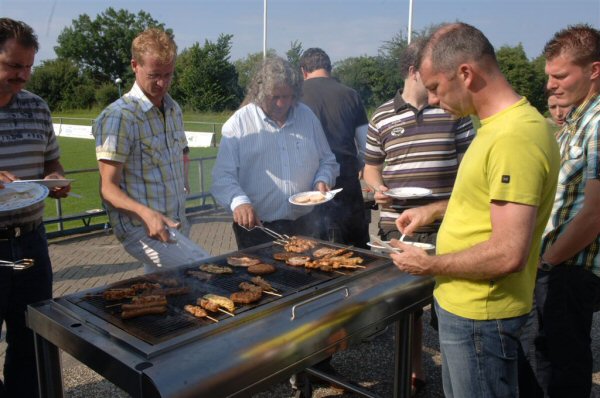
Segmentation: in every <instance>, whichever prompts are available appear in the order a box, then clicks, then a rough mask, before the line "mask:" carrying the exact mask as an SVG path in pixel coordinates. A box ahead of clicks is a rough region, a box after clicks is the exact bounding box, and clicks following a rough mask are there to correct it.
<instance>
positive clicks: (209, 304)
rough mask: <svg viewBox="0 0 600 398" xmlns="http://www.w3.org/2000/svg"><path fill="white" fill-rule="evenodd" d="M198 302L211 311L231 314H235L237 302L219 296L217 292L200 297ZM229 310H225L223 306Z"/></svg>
mask: <svg viewBox="0 0 600 398" xmlns="http://www.w3.org/2000/svg"><path fill="white" fill-rule="evenodd" d="M198 304H199V305H200V306H201V307H202V308H205V309H207V310H209V311H212V312H217V311H221V312H223V313H225V314H227V315H229V316H235V314H233V311H235V304H234V303H233V301H231V300H230V299H229V298H227V297H223V296H217V295H216V294H205V295H204V297H202V298H200V299H198ZM221 307H224V308H226V309H227V310H224V309H223V308H221Z"/></svg>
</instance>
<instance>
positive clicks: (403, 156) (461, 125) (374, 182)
mask: <svg viewBox="0 0 600 398" xmlns="http://www.w3.org/2000/svg"><path fill="white" fill-rule="evenodd" d="M422 43H423V42H422V41H420V40H417V41H414V42H412V43H411V44H410V45H409V46H408V47H407V48H406V50H405V51H404V53H403V54H402V58H401V60H400V74H401V75H402V77H403V79H404V89H403V90H398V93H397V94H396V96H395V97H394V98H393V99H391V100H389V101H388V102H386V103H384V104H383V105H381V106H380V107H379V108H377V110H376V111H375V113H374V114H373V116H372V118H371V123H370V124H369V132H368V136H367V148H366V155H365V163H366V165H365V169H364V179H365V182H366V183H367V184H369V185H370V186H371V187H374V188H375V189H376V192H375V195H374V197H375V201H376V202H377V203H378V204H379V205H380V206H381V212H380V219H379V236H380V237H381V238H382V239H384V240H390V239H398V238H400V233H399V231H398V228H397V227H396V224H395V221H396V219H397V218H398V215H399V214H400V213H401V212H402V209H403V208H408V207H414V206H421V205H425V204H428V203H432V202H435V201H438V200H440V199H448V198H449V197H450V192H451V191H452V186H453V185H454V180H455V178H456V171H457V170H458V164H459V162H460V159H461V158H462V155H463V154H464V153H465V151H466V150H467V147H468V146H469V144H470V143H471V140H472V139H473V137H474V135H475V133H474V130H473V126H472V123H471V119H470V118H468V117H467V118H462V119H456V118H455V117H453V116H452V115H450V114H449V113H447V112H446V111H444V110H443V109H441V108H439V107H434V106H430V105H429V104H428V103H427V90H426V89H425V87H424V86H423V83H422V82H421V77H420V76H419V72H418V71H417V69H416V67H415V64H416V61H417V54H418V51H419V49H420V47H421V46H422ZM399 187H421V188H428V189H431V190H432V194H431V195H430V196H427V197H424V198H421V199H411V200H407V201H405V200H399V199H393V198H392V197H390V196H387V195H386V194H385V193H384V192H386V191H387V190H389V189H390V188H399ZM439 226H440V223H439V222H437V223H435V224H433V225H428V226H424V227H422V228H420V229H419V230H418V231H417V233H415V234H414V235H412V236H411V237H409V238H407V240H414V241H417V242H426V243H432V244H435V240H436V235H437V230H438V228H439ZM432 315H434V314H433V312H432ZM434 319H435V318H434ZM422 329H423V326H422V320H421V317H420V316H417V317H415V324H414V330H415V335H414V336H415V338H414V339H413V359H412V364H413V390H418V389H419V388H420V386H421V385H422V384H423V383H422V380H424V374H423V371H422V366H421V360H422V359H421V335H422Z"/></svg>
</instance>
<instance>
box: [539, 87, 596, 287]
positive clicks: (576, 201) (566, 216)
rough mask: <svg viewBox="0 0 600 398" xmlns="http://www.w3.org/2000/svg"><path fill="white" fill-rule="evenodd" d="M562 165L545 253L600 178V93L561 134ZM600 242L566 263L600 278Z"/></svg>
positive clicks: (573, 116)
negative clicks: (587, 187)
mask: <svg viewBox="0 0 600 398" xmlns="http://www.w3.org/2000/svg"><path fill="white" fill-rule="evenodd" d="M557 139H558V144H559V146H560V154H561V165H560V173H559V176H558V187H557V190H556V196H555V200H554V207H553V208H552V213H551V215H550V219H549V220H548V225H547V226H546V230H545V231H544V239H543V246H542V253H543V252H544V251H545V250H546V249H547V248H548V247H549V246H550V245H552V244H553V243H554V242H555V241H556V240H557V238H558V236H559V235H560V234H561V233H562V232H563V231H564V230H565V228H566V227H567V225H568V224H569V222H571V220H572V219H573V218H574V217H575V216H576V215H577V213H578V212H579V211H580V210H581V209H582V208H583V201H584V190H585V185H586V183H587V182H588V180H594V179H598V178H600V164H599V162H600V158H599V156H598V149H599V144H600V94H597V95H595V96H593V97H590V98H589V99H588V100H586V101H585V102H584V103H583V104H581V105H580V106H578V107H577V108H576V109H575V110H573V111H572V113H571V114H570V115H569V116H568V117H567V120H566V122H565V125H564V126H563V128H562V129H561V130H560V131H559V132H558V133H557ZM599 252H600V241H599V239H598V237H596V240H595V241H594V242H593V243H592V244H590V245H589V246H588V247H586V248H585V249H584V250H582V251H580V252H579V253H578V254H577V255H575V256H573V257H572V258H570V259H569V260H567V261H565V262H564V264H567V265H579V266H583V267H585V268H586V269H590V270H592V271H593V272H594V273H595V274H596V275H598V276H600V256H598V254H599Z"/></svg>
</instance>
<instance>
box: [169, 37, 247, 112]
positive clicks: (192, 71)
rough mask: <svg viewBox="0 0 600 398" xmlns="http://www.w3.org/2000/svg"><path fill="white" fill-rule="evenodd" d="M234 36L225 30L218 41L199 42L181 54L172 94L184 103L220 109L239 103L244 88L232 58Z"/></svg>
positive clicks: (193, 107) (196, 108) (201, 107)
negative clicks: (230, 58) (230, 60)
mask: <svg viewBox="0 0 600 398" xmlns="http://www.w3.org/2000/svg"><path fill="white" fill-rule="evenodd" d="M232 37H233V36H232V35H223V34H221V35H220V36H219V38H218V39H217V42H216V43H213V42H210V41H208V40H206V41H205V43H204V46H203V47H200V44H199V43H195V44H194V45H193V46H192V47H190V48H189V49H185V50H184V51H183V52H182V53H181V54H180V55H179V57H178V59H177V64H176V66H175V79H174V82H173V87H172V94H173V96H174V97H175V98H177V99H178V101H180V102H181V103H182V104H183V105H184V106H187V107H189V108H190V109H193V110H197V111H216V112H219V111H223V110H225V109H235V108H237V107H238V105H239V103H240V101H241V96H242V91H241V89H240V87H239V86H238V83H237V82H238V76H237V72H236V70H235V66H234V65H233V64H232V63H230V62H229V57H230V52H231V39H232Z"/></svg>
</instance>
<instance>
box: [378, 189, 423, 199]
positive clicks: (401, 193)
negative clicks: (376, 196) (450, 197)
mask: <svg viewBox="0 0 600 398" xmlns="http://www.w3.org/2000/svg"><path fill="white" fill-rule="evenodd" d="M431 192H432V191H431V189H427V188H418V187H401V188H392V189H389V190H387V191H385V192H383V193H384V194H386V195H387V196H391V197H392V198H396V199H416V198H422V197H423V196H428V195H431Z"/></svg>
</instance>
